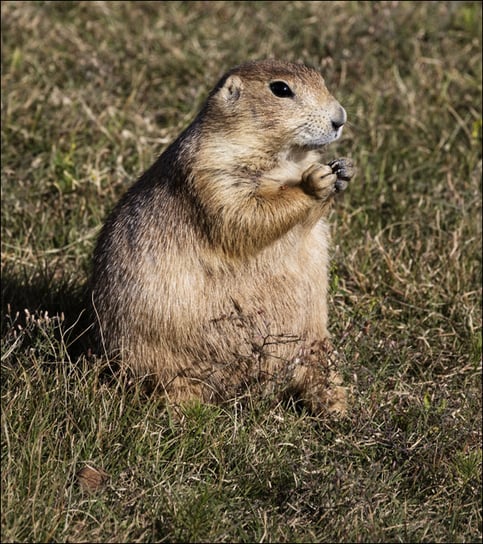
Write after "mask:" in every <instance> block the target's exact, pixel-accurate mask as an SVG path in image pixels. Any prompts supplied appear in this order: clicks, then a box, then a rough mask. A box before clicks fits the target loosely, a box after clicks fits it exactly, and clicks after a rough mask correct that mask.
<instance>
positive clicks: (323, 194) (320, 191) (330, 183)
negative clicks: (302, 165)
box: [301, 163, 337, 200]
mask: <svg viewBox="0 0 483 544" xmlns="http://www.w3.org/2000/svg"><path fill="white" fill-rule="evenodd" d="M336 183H337V175H336V174H335V173H334V172H333V169H332V167H331V166H330V165H328V164H319V163H316V164H313V165H312V166H309V168H307V170H305V172H304V173H303V174H302V183H301V187H302V189H303V190H304V191H305V192H306V193H307V194H308V195H311V196H313V197H315V198H316V199H317V200H327V199H328V198H329V197H330V196H331V195H332V194H333V193H334V192H335V191H336V188H335V184H336Z"/></svg>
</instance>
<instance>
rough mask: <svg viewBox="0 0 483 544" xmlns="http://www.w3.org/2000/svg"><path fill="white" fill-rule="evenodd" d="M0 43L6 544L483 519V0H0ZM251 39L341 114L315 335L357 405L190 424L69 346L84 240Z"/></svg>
mask: <svg viewBox="0 0 483 544" xmlns="http://www.w3.org/2000/svg"><path fill="white" fill-rule="evenodd" d="M1 39H2V68H3V70H2V141H1V145H2V159H3V160H2V217H1V221H2V324H3V328H2V475H1V478H2V509H1V520H2V541H22V542H28V541H54V542H62V541H69V542H77V541H84V542H85V541H102V542H118V541H130V542H146V541H156V542H158V541H322V542H333V541H344V542H361V541H371V542H376V541H384V542H388V541H389V542H410V541H426V542H427V541H437V542H453V541H456V542H470V541H481V536H482V530H481V381H480V380H481V274H482V270H481V125H482V121H481V4H480V3H477V2H458V3H455V2H418V3H413V2H370V3H369V2H366V3H354V2H330V3H326V2H267V3H264V2H257V3H253V2H236V3H235V2H161V3H155V2H113V3H107V2H85V3H84V2H80V3H79V2H18V3H16V2H3V3H2V38H1ZM266 56H276V57H279V58H285V59H288V60H303V61H305V62H307V63H310V64H313V65H315V66H318V67H319V68H321V70H322V71H323V73H324V76H325V78H326V81H327V85H328V87H329V89H331V90H332V91H333V92H334V94H335V95H336V96H337V97H338V98H339V99H340V101H341V103H342V104H343V105H344V106H345V107H346V109H347V110H348V114H349V121H350V125H349V127H348V130H346V131H345V135H344V137H343V138H342V139H341V141H340V142H338V143H337V144H334V145H333V146H332V147H331V148H330V151H329V153H330V155H331V157H332V156H339V155H342V156H350V157H351V158H353V159H354V161H355V163H356V164H357V166H358V168H359V174H358V177H357V178H356V179H355V180H354V183H353V184H352V186H351V187H350V189H349V191H348V192H347V194H346V195H345V197H344V200H343V201H341V202H340V203H339V206H338V209H337V212H336V214H334V217H333V221H334V247H333V261H332V263H333V264H332V275H331V278H332V284H331V309H332V313H331V331H332V333H333V336H334V340H335V343H336V344H337V349H338V351H339V352H340V354H341V357H342V360H343V362H344V372H345V374H346V379H347V381H348V382H349V383H351V384H352V386H353V389H354V402H353V405H352V409H351V411H350V414H349V416H348V417H347V418H346V419H345V420H342V421H329V420H318V419H314V418H311V417H309V416H308V415H307V414H305V413H302V414H300V413H297V411H296V410H294V409H292V408H291V407H287V406H277V407H273V406H270V405H269V403H264V402H254V403H253V405H249V406H241V405H233V406H231V407H226V408H223V409H222V408H213V407H209V406H201V405H200V406H193V407H191V408H190V409H189V410H188V411H187V414H186V421H185V423H184V424H183V425H180V424H179V423H175V422H173V421H172V420H171V418H170V414H169V412H168V411H167V410H166V409H165V408H164V407H163V406H162V404H161V403H160V401H159V400H157V399H156V398H146V397H145V396H143V393H142V391H141V390H140V389H139V388H138V387H137V386H135V385H134V386H133V385H129V384H128V383H126V382H125V381H123V380H122V379H114V380H111V381H108V380H107V381H106V379H105V377H104V374H103V368H99V367H93V366H92V365H90V364H89V361H88V360H87V358H86V357H85V355H82V350H83V349H85V348H86V347H88V344H86V342H87V340H85V339H82V338H81V342H80V344H79V342H78V341H77V337H78V335H79V334H81V333H82V331H83V330H84V329H85V328H86V327H87V326H88V324H89V323H88V321H87V320H86V318H85V313H84V312H83V308H84V299H83V289H84V285H85V282H86V279H87V277H88V273H89V267H90V255H91V252H92V249H93V245H94V243H95V237H96V235H97V232H98V229H99V226H100V224H101V223H102V221H103V219H104V218H105V216H106V214H107V212H108V210H109V209H110V208H111V207H112V206H113V204H114V203H115V201H116V200H117V198H118V197H119V195H120V194H121V193H122V192H123V191H124V190H125V189H126V187H127V186H128V185H129V184H130V183H131V182H132V181H133V180H134V179H135V178H136V177H137V176H138V175H139V174H140V173H141V172H142V171H143V170H144V169H145V168H146V167H148V166H149V165H150V164H151V162H152V161H153V159H154V157H155V156H156V155H157V154H159V153H160V152H161V151H162V149H163V148H164V147H165V146H166V144H167V143H168V142H169V141H171V140H172V139H173V138H174V137H175V136H176V135H177V134H178V133H179V131H180V130H181V129H182V128H183V127H184V126H186V124H187V123H188V122H189V121H190V120H191V119H192V118H193V116H194V115H195V113H196V111H197V109H198V108H199V106H200V104H201V103H202V101H203V99H204V98H205V96H206V94H207V92H208V91H209V89H210V87H211V86H212V85H213V83H214V82H215V81H216V80H217V78H218V77H219V76H220V75H221V73H222V72H224V71H225V70H226V69H227V68H228V67H231V66H232V65H234V64H236V63H238V62H241V61H243V60H247V59H253V58H263V57H266ZM25 309H27V311H25ZM79 350H80V351H79ZM87 465H88V466H90V467H92V469H89V470H93V471H94V472H93V473H90V472H89V470H88V471H87V472H83V473H81V476H82V475H84V476H85V475H86V474H88V475H90V476H92V477H93V478H94V480H96V479H97V478H98V479H99V485H97V484H96V485H94V486H91V487H89V485H87V487H86V485H84V486H81V485H79V480H78V478H76V474H78V473H79V471H80V470H82V469H83V468H84V467H86V466H87ZM96 474H98V475H100V476H99V477H98V476H97V475H96ZM96 481H97V480H96Z"/></svg>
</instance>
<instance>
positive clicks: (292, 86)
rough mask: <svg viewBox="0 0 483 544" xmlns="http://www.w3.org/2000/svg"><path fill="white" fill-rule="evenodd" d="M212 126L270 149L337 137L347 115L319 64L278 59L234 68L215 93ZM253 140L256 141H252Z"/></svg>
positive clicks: (231, 138)
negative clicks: (314, 66) (313, 66)
mask: <svg viewBox="0 0 483 544" xmlns="http://www.w3.org/2000/svg"><path fill="white" fill-rule="evenodd" d="M206 108H207V110H208V111H209V113H210V127H211V128H212V129H215V130H216V131H217V132H218V131H220V132H221V133H222V134H223V137H224V138H225V141H226V142H236V141H237V140H238V139H239V141H240V143H242V142H243V144H244V145H247V146H248V147H252V148H253V147H254V146H255V145H257V146H259V145H260V143H261V144H262V146H263V149H264V150H265V151H267V152H268V150H269V149H270V150H271V151H272V152H280V151H282V152H283V151H285V152H290V151H291V150H292V149H294V148H299V149H301V150H307V151H308V150H310V149H316V148H319V147H322V146H324V145H327V144H329V143H331V142H333V141H335V140H337V139H338V138H339V137H340V135H341V133H342V127H343V125H344V123H345V122H346V119H347V115H346V112H345V110H344V108H343V107H342V106H341V105H340V104H339V102H338V101H337V100H336V99H335V98H334V97H333V96H332V95H331V94H330V93H329V91H328V90H327V87H326V86H325V83H324V79H323V78H322V76H321V75H320V74H319V72H317V71H316V70H314V69H312V68H309V67H307V66H305V65H303V64H293V63H286V62H280V61H274V60H267V61H258V62H248V63H246V64H242V65H240V66H237V67H236V68H233V69H232V70H230V71H229V72H228V73H227V74H225V75H224V76H223V78H222V79H221V80H220V81H219V83H218V85H217V86H216V87H215V89H214V90H213V91H212V93H211V94H210V97H209V98H208V101H207V104H206ZM250 144H251V145H250Z"/></svg>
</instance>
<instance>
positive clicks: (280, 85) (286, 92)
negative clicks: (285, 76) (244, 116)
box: [269, 81, 294, 98]
mask: <svg viewBox="0 0 483 544" xmlns="http://www.w3.org/2000/svg"><path fill="white" fill-rule="evenodd" d="M269 87H270V90H271V91H272V93H273V94H274V95H275V96H278V97H279V98H292V97H293V96H294V92H293V91H292V89H291V88H290V87H289V86H288V85H287V83H285V81H272V83H270V85H269Z"/></svg>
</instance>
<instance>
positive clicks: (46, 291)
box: [1, 268, 94, 358]
mask: <svg viewBox="0 0 483 544" xmlns="http://www.w3.org/2000/svg"><path fill="white" fill-rule="evenodd" d="M1 308H2V315H1V327H2V338H4V337H6V336H8V335H9V334H11V333H12V332H13V330H14V329H21V328H25V327H26V326H27V322H28V320H29V319H30V320H31V319H32V316H33V317H34V318H35V317H39V318H41V319H44V318H45V317H46V316H48V317H49V318H55V317H58V321H59V322H60V323H61V327H60V329H59V330H57V331H56V332H57V334H58V335H62V340H63V341H64V342H65V344H66V347H67V349H68V353H69V355H70V357H72V358H78V357H80V356H81V355H83V354H84V355H87V354H89V353H90V352H91V350H92V347H93V345H94V339H93V337H92V333H91V331H92V323H93V319H92V315H91V312H90V305H89V290H88V284H87V282H84V283H81V284H79V282H78V280H77V279H76V280H73V279H71V278H60V279H58V278H56V277H55V276H54V275H53V274H49V273H48V272H42V271H41V272H36V273H35V274H34V275H33V276H30V277H28V276H27V274H25V273H24V275H23V277H22V276H20V275H19V274H18V272H17V273H13V271H10V270H8V268H7V269H4V271H3V272H2V298H1ZM57 334H56V336H57Z"/></svg>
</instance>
